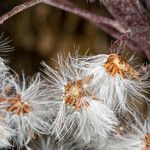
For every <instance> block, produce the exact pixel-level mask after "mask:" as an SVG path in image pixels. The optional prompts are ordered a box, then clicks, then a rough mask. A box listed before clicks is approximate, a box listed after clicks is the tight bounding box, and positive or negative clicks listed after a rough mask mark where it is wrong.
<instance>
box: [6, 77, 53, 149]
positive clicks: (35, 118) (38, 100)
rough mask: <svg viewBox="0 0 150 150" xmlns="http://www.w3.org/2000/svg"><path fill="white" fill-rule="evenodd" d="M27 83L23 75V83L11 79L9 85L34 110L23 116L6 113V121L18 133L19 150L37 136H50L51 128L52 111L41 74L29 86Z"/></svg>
mask: <svg viewBox="0 0 150 150" xmlns="http://www.w3.org/2000/svg"><path fill="white" fill-rule="evenodd" d="M26 82H27V81H26V79H25V76H24V75H23V81H22V82H20V81H16V80H15V79H14V80H13V79H11V80H10V83H9V85H10V86H12V87H14V88H15V90H16V94H19V95H20V96H21V100H22V102H27V103H28V104H29V106H30V107H31V108H32V110H31V111H30V112H29V113H27V114H24V115H21V116H19V115H17V114H14V113H13V112H7V111H6V112H5V113H6V117H5V120H6V121H7V122H8V124H9V125H10V127H11V128H13V129H15V131H16V139H15V140H16V141H15V142H16V144H17V147H18V149H19V148H22V147H23V146H26V145H27V144H28V143H29V141H30V140H31V139H32V138H33V137H34V135H36V134H49V128H50V122H49V119H48V118H49V116H50V114H51V111H50V108H49V102H48V101H47V99H46V97H45V95H47V94H46V89H44V88H42V80H41V78H40V74H37V75H36V76H35V77H33V78H32V79H30V82H29V83H28V82H27V83H28V84H27V83H26ZM8 106H9V104H8Z"/></svg>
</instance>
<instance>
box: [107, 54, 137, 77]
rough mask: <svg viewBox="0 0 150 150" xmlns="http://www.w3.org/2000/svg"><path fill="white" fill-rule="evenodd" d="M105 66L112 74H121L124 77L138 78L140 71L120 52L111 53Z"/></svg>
mask: <svg viewBox="0 0 150 150" xmlns="http://www.w3.org/2000/svg"><path fill="white" fill-rule="evenodd" d="M104 67H105V69H106V71H107V72H108V73H110V74H111V75H112V76H114V75H116V74H119V75H120V76H121V77H123V78H132V79H138V76H139V73H138V72H137V71H136V70H135V69H134V68H133V67H132V66H131V65H130V64H129V63H128V62H127V59H126V58H124V57H123V56H120V55H118V54H110V55H109V57H108V58H107V61H106V63H105V64H104Z"/></svg>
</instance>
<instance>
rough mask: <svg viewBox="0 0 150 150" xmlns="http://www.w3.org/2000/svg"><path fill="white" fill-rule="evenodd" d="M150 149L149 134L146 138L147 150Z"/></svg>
mask: <svg viewBox="0 0 150 150" xmlns="http://www.w3.org/2000/svg"><path fill="white" fill-rule="evenodd" d="M149 149H150V133H147V134H146V136H145V150H149Z"/></svg>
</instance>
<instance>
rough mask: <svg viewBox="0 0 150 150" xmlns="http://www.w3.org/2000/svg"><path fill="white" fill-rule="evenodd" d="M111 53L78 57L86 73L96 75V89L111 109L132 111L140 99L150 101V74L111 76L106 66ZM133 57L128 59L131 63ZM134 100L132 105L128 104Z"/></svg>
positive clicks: (79, 65)
mask: <svg viewBox="0 0 150 150" xmlns="http://www.w3.org/2000/svg"><path fill="white" fill-rule="evenodd" d="M108 57H109V55H106V54H99V55H96V56H90V57H88V56H87V57H85V58H77V59H78V65H76V66H74V67H77V68H82V69H83V70H84V72H85V73H87V74H88V73H91V74H93V75H94V80H93V85H94V91H95V92H96V93H99V96H100V97H101V98H102V99H103V100H104V101H105V103H106V105H108V106H109V107H110V108H111V109H113V110H117V111H118V112H121V111H130V110H131V109H132V107H134V103H135V101H138V99H141V100H146V101H149V99H148V98H147V97H146V96H145V95H146V94H147V93H148V88H149V87H150V84H149V81H148V78H149V74H148V73H147V74H145V75H143V76H141V77H140V78H139V79H130V78H129V79H127V78H123V77H121V76H120V75H119V74H116V75H114V76H111V75H110V74H109V73H107V71H106V70H105V68H104V64H105V63H106V61H107V58H108ZM132 60H133V57H131V58H129V59H128V62H129V63H130V62H131V61H132ZM128 101H132V103H131V104H132V105H131V104H130V106H129V105H128Z"/></svg>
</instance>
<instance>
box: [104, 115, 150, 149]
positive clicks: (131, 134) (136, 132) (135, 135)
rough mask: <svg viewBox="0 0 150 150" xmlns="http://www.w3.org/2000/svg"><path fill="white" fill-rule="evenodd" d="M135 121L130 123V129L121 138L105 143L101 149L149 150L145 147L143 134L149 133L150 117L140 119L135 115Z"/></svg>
mask: <svg viewBox="0 0 150 150" xmlns="http://www.w3.org/2000/svg"><path fill="white" fill-rule="evenodd" d="M135 118H136V121H135V123H132V124H131V129H130V130H129V131H128V133H126V134H124V135H123V138H122V139H120V140H119V141H117V142H114V143H109V144H107V145H105V147H104V148H103V150H109V149H112V150H149V148H145V147H144V146H145V142H146V141H145V136H146V135H147V134H148V133H150V119H149V118H148V119H147V120H146V121H144V122H143V121H142V120H141V119H140V118H139V117H137V116H135Z"/></svg>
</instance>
